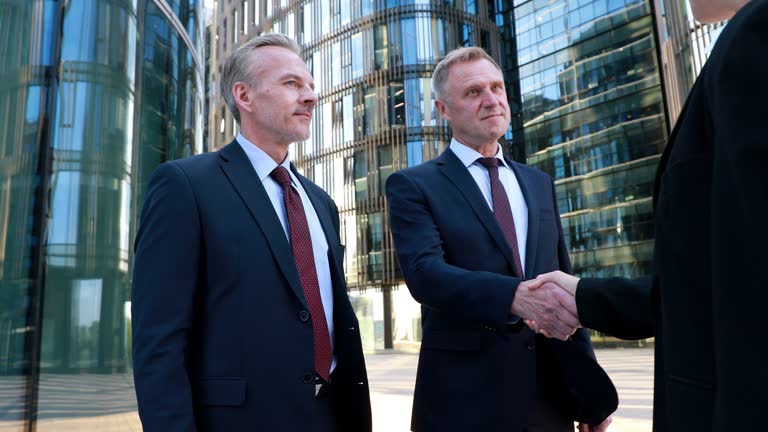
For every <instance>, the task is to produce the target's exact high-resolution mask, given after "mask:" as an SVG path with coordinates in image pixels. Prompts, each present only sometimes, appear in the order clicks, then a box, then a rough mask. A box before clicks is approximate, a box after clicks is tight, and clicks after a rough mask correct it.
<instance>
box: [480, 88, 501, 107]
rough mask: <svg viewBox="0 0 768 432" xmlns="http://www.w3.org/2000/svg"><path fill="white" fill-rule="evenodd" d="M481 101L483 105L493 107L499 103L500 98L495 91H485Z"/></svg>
mask: <svg viewBox="0 0 768 432" xmlns="http://www.w3.org/2000/svg"><path fill="white" fill-rule="evenodd" d="M481 103H482V104H483V107H487V108H493V107H495V106H496V105H498V104H499V100H498V99H497V98H496V95H494V94H493V92H491V91H483V98H482V100H481Z"/></svg>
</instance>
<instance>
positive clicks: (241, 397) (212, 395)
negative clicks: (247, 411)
mask: <svg viewBox="0 0 768 432" xmlns="http://www.w3.org/2000/svg"><path fill="white" fill-rule="evenodd" d="M195 401H196V402H197V403H199V404H202V405H211V406H242V405H243V403H244V402H245V380H244V379H242V378H208V379H202V380H200V381H198V383H197V391H196V392H195Z"/></svg>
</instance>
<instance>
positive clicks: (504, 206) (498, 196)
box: [477, 158, 525, 279]
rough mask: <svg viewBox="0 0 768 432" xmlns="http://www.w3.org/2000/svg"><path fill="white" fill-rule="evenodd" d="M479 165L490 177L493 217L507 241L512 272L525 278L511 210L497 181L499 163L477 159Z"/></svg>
mask: <svg viewBox="0 0 768 432" xmlns="http://www.w3.org/2000/svg"><path fill="white" fill-rule="evenodd" d="M477 161H478V162H480V165H482V166H484V167H486V168H487V169H488V174H489V175H490V176H491V201H493V215H494V216H496V222H498V224H499V227H500V228H501V230H502V231H503V232H504V237H506V239H507V244H509V247H510V248H511V249H512V258H513V261H514V262H515V268H514V271H515V273H516V274H517V276H519V277H520V278H521V279H524V278H525V273H524V272H523V265H522V263H521V262H520V251H519V250H518V246H517V232H516V231H515V218H514V217H513V216H512V208H511V207H510V206H509V197H508V196H507V191H506V190H504V185H502V184H501V180H499V164H500V163H501V161H500V160H499V159H498V158H478V159H477Z"/></svg>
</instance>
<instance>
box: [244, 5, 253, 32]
mask: <svg viewBox="0 0 768 432" xmlns="http://www.w3.org/2000/svg"><path fill="white" fill-rule="evenodd" d="M249 2H250V0H245V1H244V2H243V34H244V35H247V34H248V27H249V24H250V22H251V21H250V20H249V19H248V18H250V15H248V3H249Z"/></svg>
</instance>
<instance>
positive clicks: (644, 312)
mask: <svg viewBox="0 0 768 432" xmlns="http://www.w3.org/2000/svg"><path fill="white" fill-rule="evenodd" d="M652 281H653V278H652V277H650V276H649V277H645V278H639V279H624V278H610V279H589V278H585V279H581V280H580V281H579V286H578V288H577V290H576V307H577V308H578V311H579V320H580V321H581V323H582V324H583V325H584V326H585V327H589V328H591V329H594V330H597V331H599V332H603V333H606V334H609V335H612V336H616V337H618V338H620V339H630V340H632V339H645V338H649V337H653V336H655V329H656V324H655V322H656V316H655V313H654V308H653V304H652V296H651V292H652V283H653V282H652Z"/></svg>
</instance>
